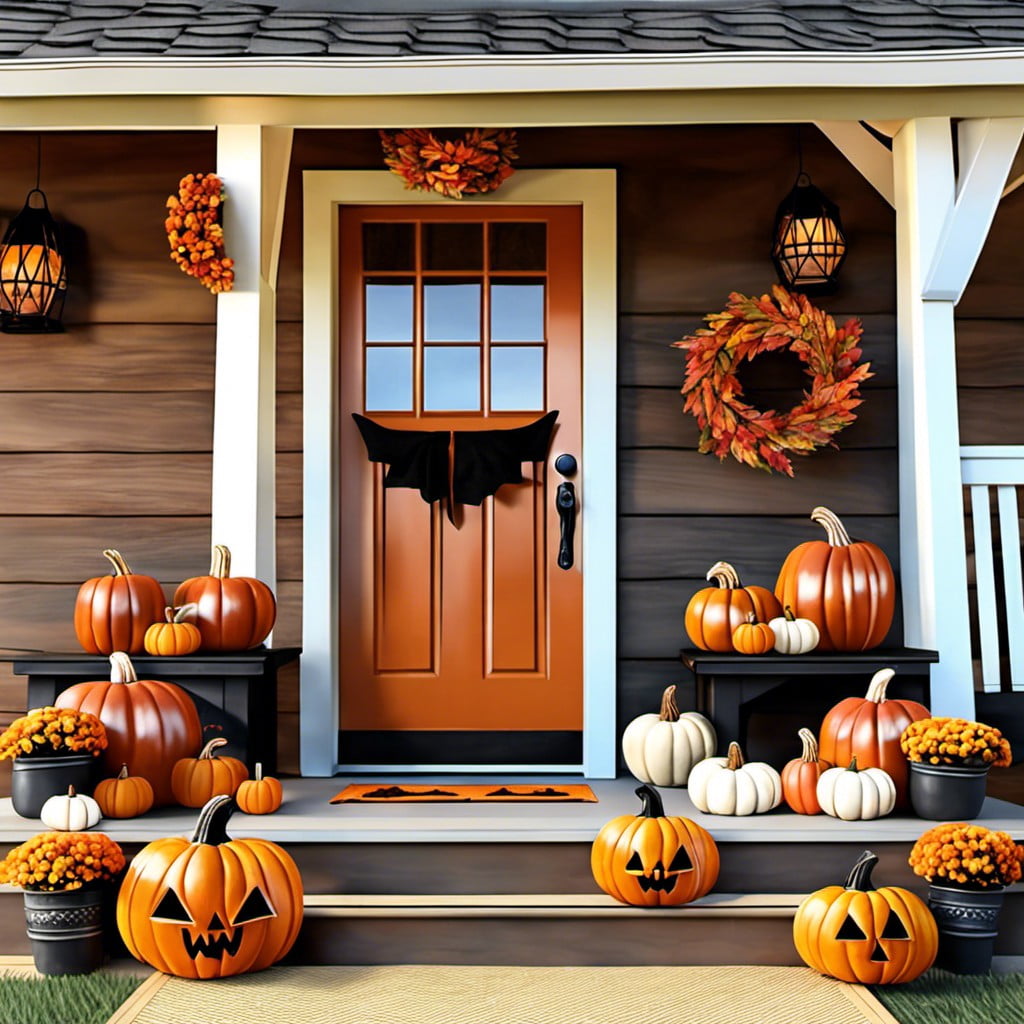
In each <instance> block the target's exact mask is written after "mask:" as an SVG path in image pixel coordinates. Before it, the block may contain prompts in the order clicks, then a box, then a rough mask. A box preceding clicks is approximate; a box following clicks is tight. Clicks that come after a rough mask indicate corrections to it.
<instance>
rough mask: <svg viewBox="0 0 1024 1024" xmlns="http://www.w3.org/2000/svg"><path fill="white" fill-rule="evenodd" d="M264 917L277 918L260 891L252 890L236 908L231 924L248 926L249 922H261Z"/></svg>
mask: <svg viewBox="0 0 1024 1024" xmlns="http://www.w3.org/2000/svg"><path fill="white" fill-rule="evenodd" d="M265 917H277V915H276V914H275V913H274V908H273V907H272V906H271V905H270V904H269V903H268V902H267V897H266V896H264V895H263V890H262V889H253V890H252V892H250V893H249V895H248V896H246V897H245V902H244V903H243V904H242V905H241V907H239V908H238V913H237V914H235V919H234V921H233V922H232V923H233V924H236V925H238V924H248V923H249V922H250V921H262V920H263V919H264V918H265Z"/></svg>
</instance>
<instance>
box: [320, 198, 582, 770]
mask: <svg viewBox="0 0 1024 1024" xmlns="http://www.w3.org/2000/svg"><path fill="white" fill-rule="evenodd" d="M340 217H341V224H340V246H341V260H340V263H341V281H340V296H341V312H340V316H341V322H340V333H341V365H340V393H341V417H340V423H339V431H340V438H341V452H342V460H343V461H342V474H341V494H340V508H341V523H340V528H341V550H342V555H341V566H340V569H341V623H340V629H341V645H340V646H341V680H340V686H341V700H340V706H341V715H340V733H341V734H340V750H339V753H340V760H341V761H342V763H366V762H372V763H412V762H416V763H423V764H424V765H427V764H431V763H433V764H438V763H461V762H463V761H465V762H475V763H494V764H497V763H520V762H523V761H525V762H529V763H548V762H551V761H552V760H558V759H559V757H560V755H559V754H558V752H557V751H558V750H561V751H562V752H563V755H564V757H563V759H567V760H568V761H570V762H571V761H576V763H579V761H580V760H581V758H580V757H579V756H578V748H579V737H580V736H581V735H582V695H583V685H582V595H583V587H582V579H581V575H580V545H581V542H582V530H583V520H582V517H580V519H579V521H578V522H577V524H576V530H575V537H574V545H573V547H574V560H573V561H574V564H573V566H572V567H571V568H570V569H568V570H565V569H562V568H559V566H558V564H557V556H558V550H559V541H560V520H559V514H558V510H557V508H556V503H555V498H556V489H557V487H558V485H559V484H560V483H562V482H564V480H565V479H566V478H565V477H563V475H562V474H560V473H559V472H557V471H556V470H555V468H554V462H555V459H556V458H557V456H558V455H559V454H562V453H569V454H572V455H573V456H575V458H576V459H578V460H582V459H583V457H584V453H583V452H582V450H581V419H580V413H581V410H580V406H581V369H582V367H581V291H582V289H581V235H580V212H579V209H578V208H576V207H568V206H554V207H498V206H494V207H489V206H485V205H478V204H476V203H474V204H472V205H470V204H468V203H467V204H466V206H460V207H456V208H452V207H447V206H445V207H434V206H388V207H365V206H362V207H343V208H342V211H341V214H340ZM551 410H558V418H557V423H556V425H555V427H554V432H553V436H552V440H551V443H550V447H549V448H547V455H546V458H544V459H543V460H542V461H538V462H525V463H523V464H522V465H521V471H522V476H523V481H524V482H522V483H509V484H505V485H503V486H501V487H500V488H499V489H498V490H497V491H496V492H495V493H494V494H493V496H490V497H486V498H484V499H483V503H482V504H481V505H480V506H475V505H472V504H467V503H461V502H459V501H455V502H452V501H451V500H450V497H445V498H442V499H441V500H439V501H434V502H433V503H428V502H426V501H424V500H423V498H422V497H421V496H420V493H419V491H418V490H416V489H413V488H408V487H387V488H385V486H384V475H385V473H386V471H387V470H388V468H389V467H388V466H387V465H386V464H382V463H379V462H371V461H370V460H369V458H368V456H367V449H366V447H365V446H364V442H363V438H362V436H361V434H360V431H359V429H358V428H357V426H356V423H355V422H354V421H353V418H352V416H351V414H352V413H358V414H364V415H365V416H366V417H367V418H369V419H370V420H372V421H373V422H374V423H376V424H378V425H380V426H383V427H387V428H392V429H397V430H403V431H405V430H414V431H432V432H443V434H436V435H434V441H435V442H438V438H440V442H439V443H440V444H441V446H442V461H443V456H444V452H445V450H446V451H447V453H448V456H449V458H448V462H447V467H448V472H449V473H451V472H452V471H453V468H454V467H459V468H461V469H465V468H466V467H465V465H463V464H460V463H458V462H457V461H456V460H458V459H459V458H460V455H461V453H462V452H464V451H468V450H469V448H471V447H473V446H472V445H469V444H464V446H463V447H461V448H460V447H459V437H460V432H464V431H476V430H481V429H485V430H495V429H505V428H516V427H520V426H524V425H526V424H529V423H533V422H535V421H536V420H538V419H540V418H541V417H542V416H544V414H545V413H547V412H549V411H551ZM404 436H407V435H403V437H404ZM471 440H472V439H471ZM499 440H501V439H499ZM476 447H479V446H476ZM435 451H436V448H435ZM568 479H569V480H570V481H571V482H572V483H573V484H574V485H575V486H576V487H577V488H578V487H579V478H578V477H576V476H572V475H570V476H569V478H568ZM448 482H449V484H450V483H451V481H450V480H449V481H448ZM446 490H447V489H446ZM456 496H457V495H456ZM576 498H577V503H578V507H580V506H582V502H583V498H584V495H583V494H582V492H580V491H579V490H577V493H576ZM449 516H450V517H451V518H452V519H454V523H453V522H452V521H450V518H449ZM549 741H550V742H549Z"/></svg>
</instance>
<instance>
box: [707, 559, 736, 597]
mask: <svg viewBox="0 0 1024 1024" xmlns="http://www.w3.org/2000/svg"><path fill="white" fill-rule="evenodd" d="M705 578H706V579H709V580H710V579H713V580H714V581H715V582H716V583H717V584H718V586H719V588H720V589H722V590H737V589H739V587H740V576H739V573H738V572H736V570H735V569H734V568H733V567H732V566H731V565H730V564H729V563H728V562H715V564H714V565H713V566H711V568H710V569H708V574H707V576H706V577H705Z"/></svg>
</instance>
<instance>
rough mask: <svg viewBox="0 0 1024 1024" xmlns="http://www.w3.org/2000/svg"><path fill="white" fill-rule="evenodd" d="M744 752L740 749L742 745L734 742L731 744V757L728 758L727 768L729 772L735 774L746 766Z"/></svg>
mask: <svg viewBox="0 0 1024 1024" xmlns="http://www.w3.org/2000/svg"><path fill="white" fill-rule="evenodd" d="M744 763H745V762H744V760H743V751H742V750H741V749H740V745H739V744H738V743H737V742H736V741H735V740H733V742H732V743H730V744H729V756H728V757H727V758H726V762H725V767H726V768H728V769H729V771H731V772H734V771H736V769H737V768H742V767H743V765H744Z"/></svg>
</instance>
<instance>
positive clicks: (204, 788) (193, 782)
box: [171, 736, 249, 807]
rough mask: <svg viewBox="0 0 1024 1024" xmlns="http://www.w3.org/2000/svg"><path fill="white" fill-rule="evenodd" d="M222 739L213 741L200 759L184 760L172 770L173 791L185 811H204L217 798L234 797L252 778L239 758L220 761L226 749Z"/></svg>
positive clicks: (225, 758) (225, 742)
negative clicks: (210, 801)
mask: <svg viewBox="0 0 1024 1024" xmlns="http://www.w3.org/2000/svg"><path fill="white" fill-rule="evenodd" d="M227 743H228V741H227V740H226V739H224V737H223V736H218V737H216V738H215V739H212V740H210V742H209V743H207V744H206V746H205V747H203V749H202V750H201V751H200V752H199V756H198V757H183V758H181V759H180V760H179V761H178V762H177V764H175V766H174V768H173V769H172V770H171V789H172V791H173V792H174V799H175V800H177V801H178V803H179V804H181V806H182V807H202V806H203V804H205V803H206V802H207V801H208V800H212V799H213V797H215V796H234V795H235V793H236V792H237V791H238V787H239V786H240V785H241V784H242V783H243V782H245V780H246V779H248V778H249V769H248V768H246V767H245V765H244V764H243V763H242V762H241V761H239V760H238V758H237V757H228V756H224V757H218V756H217V755H216V754H215V753H214V751H215V750H216V749H217V748H218V747H226V746H227Z"/></svg>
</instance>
